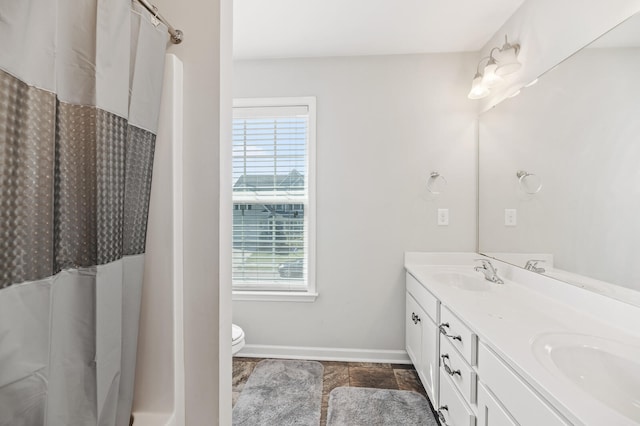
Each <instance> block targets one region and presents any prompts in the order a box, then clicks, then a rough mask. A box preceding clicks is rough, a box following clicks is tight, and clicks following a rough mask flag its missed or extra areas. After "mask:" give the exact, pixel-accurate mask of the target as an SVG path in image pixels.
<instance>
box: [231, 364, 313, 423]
mask: <svg viewBox="0 0 640 426" xmlns="http://www.w3.org/2000/svg"><path fill="white" fill-rule="evenodd" d="M323 372H324V367H323V366H322V364H320V363H319V362H315V361H294V360H277V359H267V360H264V361H260V362H259V363H258V364H257V365H256V368H255V369H254V370H253V372H252V373H251V375H250V376H249V380H247V383H246V384H245V385H244V389H243V390H242V393H241V394H240V397H239V398H238V402H236V405H235V407H233V424H234V425H238V426H240V425H243V426H288V425H296V426H307V425H308V426H318V425H319V424H320V406H321V403H322V374H323Z"/></svg>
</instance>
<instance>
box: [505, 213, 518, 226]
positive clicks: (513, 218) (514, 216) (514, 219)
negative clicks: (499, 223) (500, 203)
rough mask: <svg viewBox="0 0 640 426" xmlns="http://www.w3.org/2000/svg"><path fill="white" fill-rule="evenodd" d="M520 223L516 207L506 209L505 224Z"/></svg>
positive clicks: (513, 224) (514, 224)
mask: <svg viewBox="0 0 640 426" xmlns="http://www.w3.org/2000/svg"><path fill="white" fill-rule="evenodd" d="M517 224H518V211H517V210H516V209H504V226H516V225H517Z"/></svg>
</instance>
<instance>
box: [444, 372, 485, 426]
mask: <svg viewBox="0 0 640 426" xmlns="http://www.w3.org/2000/svg"><path fill="white" fill-rule="evenodd" d="M438 417H440V423H441V424H442V426H445V425H446V426H475V424H476V416H475V415H474V414H473V411H471V409H470V408H469V406H468V405H467V403H466V402H465V401H464V399H463V398H462V396H461V395H460V394H459V393H458V391H457V390H456V389H455V385H454V384H453V383H452V382H451V380H450V379H449V376H448V375H447V374H446V373H445V372H444V370H440V404H439V406H438Z"/></svg>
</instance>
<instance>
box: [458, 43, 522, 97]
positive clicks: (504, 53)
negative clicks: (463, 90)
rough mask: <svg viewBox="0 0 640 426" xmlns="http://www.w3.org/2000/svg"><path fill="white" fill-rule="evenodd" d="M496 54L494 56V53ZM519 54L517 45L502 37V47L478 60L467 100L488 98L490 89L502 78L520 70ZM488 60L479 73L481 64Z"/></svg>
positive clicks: (500, 81)
mask: <svg viewBox="0 0 640 426" xmlns="http://www.w3.org/2000/svg"><path fill="white" fill-rule="evenodd" d="M496 51H497V53H496V54H495V56H494V52H496ZM519 52H520V45H519V44H517V43H516V44H511V43H509V41H508V40H507V36H505V37H504V44H503V45H502V47H494V48H493V49H491V52H490V53H489V56H485V57H484V58H482V59H480V61H479V62H478V66H477V68H476V75H475V76H474V77H473V83H472V84H471V90H470V91H469V94H468V95H467V97H468V98H469V99H482V98H484V97H487V96H489V94H490V93H491V90H490V89H491V88H492V87H495V86H497V85H499V84H500V83H502V81H503V78H502V76H505V75H509V74H512V73H514V72H516V71H517V70H519V69H520V67H521V66H522V64H521V63H520V62H519V61H518V53H519ZM485 60H488V61H487V63H486V65H485V66H484V68H482V71H481V67H480V66H481V64H482V62H483V61H485Z"/></svg>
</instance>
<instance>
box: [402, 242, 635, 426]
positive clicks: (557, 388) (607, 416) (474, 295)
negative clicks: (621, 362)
mask: <svg viewBox="0 0 640 426" xmlns="http://www.w3.org/2000/svg"><path fill="white" fill-rule="evenodd" d="M480 257H482V256H480V255H478V254H475V253H465V254H448V255H447V254H433V255H427V254H424V255H422V254H416V253H407V254H406V255H405V268H406V269H407V271H408V272H409V273H411V275H413V276H414V277H415V278H416V279H417V280H418V281H420V282H421V283H422V284H423V285H424V286H425V287H426V288H427V289H428V290H429V291H430V292H431V293H433V294H434V295H435V296H436V297H437V298H438V299H440V301H441V302H442V303H443V304H444V305H446V306H447V307H448V308H449V309H450V310H451V311H452V312H453V313H454V314H455V315H456V316H458V317H459V318H460V319H461V320H463V321H464V322H465V323H466V324H467V325H468V326H469V327H470V328H471V329H472V330H473V331H474V332H475V333H476V334H477V335H478V337H479V339H480V341H481V342H483V343H484V344H486V345H487V346H488V347H490V348H491V349H492V350H494V351H495V352H496V353H497V354H498V355H499V356H500V357H501V358H502V359H503V360H504V361H505V362H506V363H507V364H508V365H509V366H510V367H511V368H513V370H514V371H516V372H517V373H518V374H519V375H520V376H521V377H522V378H524V379H525V381H527V382H528V383H529V384H530V385H531V386H532V387H533V388H534V389H535V390H536V391H538V392H539V393H540V394H541V395H542V396H544V398H545V399H547V400H548V401H549V402H551V404H552V405H554V406H555V407H556V408H557V409H558V410H559V411H560V412H561V413H562V414H563V415H564V416H565V417H566V418H567V419H568V420H569V421H571V422H573V423H575V424H585V425H620V426H622V425H634V424H638V423H635V422H633V421H632V420H630V419H629V418H627V417H624V416H622V415H621V414H619V413H618V412H616V411H613V410H612V409H610V408H609V407H608V406H606V405H605V404H603V403H602V402H600V401H599V400H597V399H595V398H593V397H592V396H591V395H589V394H588V393H586V392H585V391H583V390H582V389H580V388H579V387H578V386H576V385H574V384H573V383H572V382H570V381H569V380H568V379H566V378H564V377H562V376H559V375H558V374H557V372H556V373H554V372H552V371H550V370H548V369H547V368H546V367H544V366H543V365H542V364H541V363H540V362H539V361H538V360H537V359H536V357H535V355H534V353H533V351H532V349H531V343H532V342H533V341H534V340H535V339H536V337H538V336H539V335H541V334H543V333H556V332H560V333H566V332H570V333H579V334H585V335H589V336H595V337H600V338H604V339H608V340H613V341H618V342H623V343H624V344H626V345H631V346H634V347H637V350H638V356H637V359H638V360H640V309H638V308H637V307H631V306H630V305H625V306H622V305H624V304H622V303H621V302H618V301H613V300H612V299H607V298H604V297H603V296H600V295H596V294H591V293H587V292H585V291H584V290H582V289H578V288H572V289H568V288H567V287H573V286H570V285H567V284H564V283H560V282H556V281H550V280H549V279H548V278H547V277H537V276H536V275H537V274H534V273H532V272H529V271H523V270H519V269H518V268H514V267H513V266H511V265H508V264H506V263H503V262H499V261H496V260H493V259H492V260H491V262H492V263H493V264H494V265H496V266H497V267H498V274H499V275H500V276H501V278H503V279H504V282H505V283H504V285H499V284H492V285H491V289H490V290H488V291H467V290H463V289H460V288H457V287H454V286H451V285H448V284H445V283H442V282H437V281H434V280H433V278H431V275H432V274H433V273H434V272H436V271H437V272H441V271H461V270H464V271H473V267H474V266H476V265H477V262H473V259H474V258H480ZM510 278H513V279H510ZM514 279H517V281H518V282H516V281H515V280H514ZM556 288H557V289H556ZM576 291H579V292H581V293H575V292H576ZM569 303H570V304H569ZM615 303H618V304H620V306H617V307H616V305H615ZM596 305H598V306H600V307H599V308H593V307H594V306H596ZM592 308H593V309H592ZM605 308H608V309H615V310H616V312H611V315H609V317H607V318H605V319H603V318H602V317H603V313H605V312H606V310H607V309H605ZM622 311H623V312H622ZM616 320H618V321H623V322H625V323H626V324H621V326H620V327H617V326H615V325H614V324H615V321H616ZM633 320H635V321H633ZM629 321H633V323H632V324H629V323H628V322H629ZM634 351H635V348H634ZM480 380H482V378H481V377H480ZM638 393H640V389H638Z"/></svg>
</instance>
